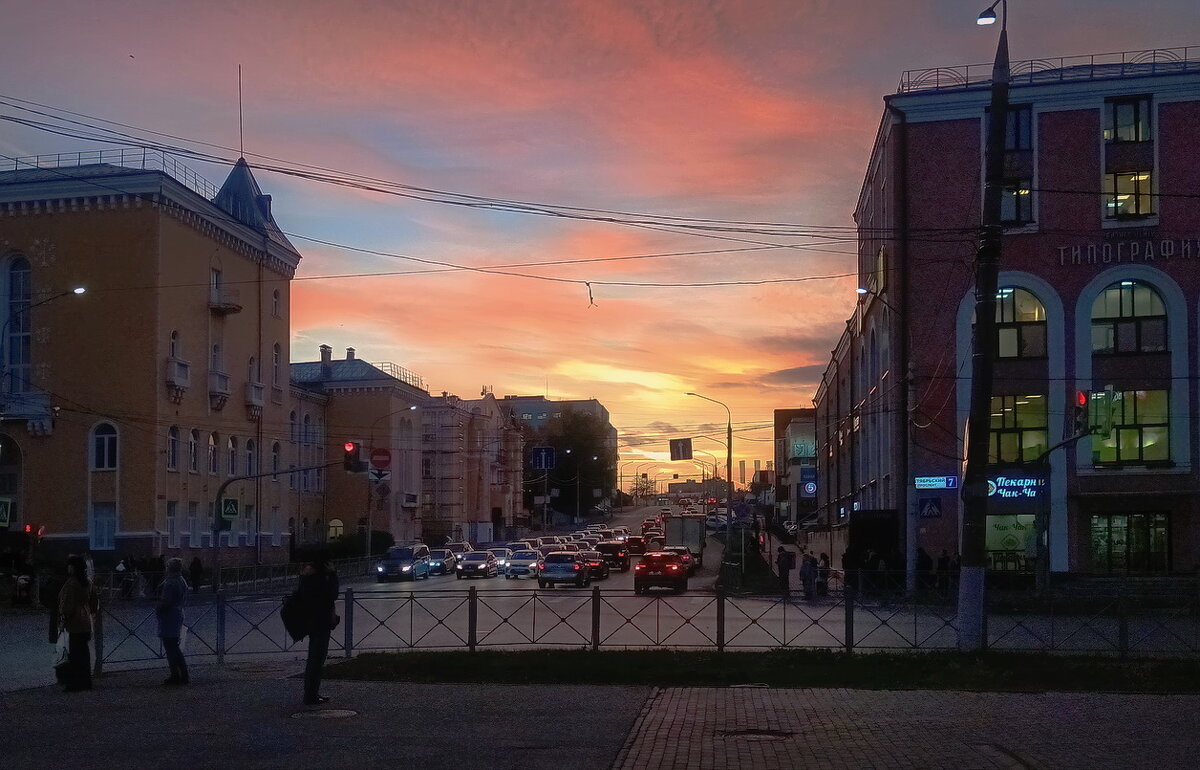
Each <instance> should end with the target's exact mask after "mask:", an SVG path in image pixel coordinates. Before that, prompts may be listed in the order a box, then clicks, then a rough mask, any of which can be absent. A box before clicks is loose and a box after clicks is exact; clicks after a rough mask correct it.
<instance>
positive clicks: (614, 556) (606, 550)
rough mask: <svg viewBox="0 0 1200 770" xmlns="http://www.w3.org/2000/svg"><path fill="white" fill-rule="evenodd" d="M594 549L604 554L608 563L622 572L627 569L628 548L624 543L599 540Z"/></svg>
mask: <svg viewBox="0 0 1200 770" xmlns="http://www.w3.org/2000/svg"><path fill="white" fill-rule="evenodd" d="M596 550H597V551H599V552H600V553H602V554H604V560H605V561H606V562H608V563H609V565H611V566H613V567H616V568H618V569H619V570H621V571H622V572H628V571H629V561H630V560H629V549H628V548H626V547H625V544H624V543H622V542H619V541H617V540H601V541H600V542H599V543H596Z"/></svg>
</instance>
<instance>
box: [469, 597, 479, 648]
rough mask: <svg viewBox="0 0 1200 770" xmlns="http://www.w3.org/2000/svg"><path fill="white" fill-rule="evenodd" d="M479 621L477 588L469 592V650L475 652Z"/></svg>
mask: <svg viewBox="0 0 1200 770" xmlns="http://www.w3.org/2000/svg"><path fill="white" fill-rule="evenodd" d="M478 620H479V591H477V590H476V589H475V586H471V589H470V590H469V591H468V592H467V650H468V651H470V652H475V639H476V637H475V632H476V631H477V628H476V623H477V621H478Z"/></svg>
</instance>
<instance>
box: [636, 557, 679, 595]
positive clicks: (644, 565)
mask: <svg viewBox="0 0 1200 770" xmlns="http://www.w3.org/2000/svg"><path fill="white" fill-rule="evenodd" d="M687 584H688V576H687V568H686V567H684V566H683V559H681V558H679V554H677V553H670V552H668V551H653V552H651V553H648V554H646V555H645V556H643V557H642V560H641V561H640V562H638V565H637V566H636V567H634V569H633V592H634V593H635V594H644V593H646V592H648V591H649V590H650V589H651V588H656V587H659V588H671V589H673V590H674V591H675V593H677V594H681V593H683V592H684V591H686V590H687Z"/></svg>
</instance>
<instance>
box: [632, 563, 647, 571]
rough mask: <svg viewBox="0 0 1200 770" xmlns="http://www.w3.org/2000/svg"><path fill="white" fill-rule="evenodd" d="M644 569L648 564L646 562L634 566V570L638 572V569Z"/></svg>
mask: <svg viewBox="0 0 1200 770" xmlns="http://www.w3.org/2000/svg"><path fill="white" fill-rule="evenodd" d="M643 569H646V565H645V564H639V565H637V566H636V567H634V568H633V571H634V572H637V571H638V570H643Z"/></svg>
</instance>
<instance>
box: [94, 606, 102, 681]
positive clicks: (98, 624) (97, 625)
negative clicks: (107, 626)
mask: <svg viewBox="0 0 1200 770" xmlns="http://www.w3.org/2000/svg"><path fill="white" fill-rule="evenodd" d="M92 641H93V643H94V644H95V645H96V663H95V665H94V666H92V669H93V671H94V672H95V674H96V676H99V675H100V674H102V673H104V604H103V603H101V604H100V606H99V608H98V609H97V610H96V619H95V621H94V622H93V623H92Z"/></svg>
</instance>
